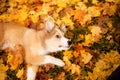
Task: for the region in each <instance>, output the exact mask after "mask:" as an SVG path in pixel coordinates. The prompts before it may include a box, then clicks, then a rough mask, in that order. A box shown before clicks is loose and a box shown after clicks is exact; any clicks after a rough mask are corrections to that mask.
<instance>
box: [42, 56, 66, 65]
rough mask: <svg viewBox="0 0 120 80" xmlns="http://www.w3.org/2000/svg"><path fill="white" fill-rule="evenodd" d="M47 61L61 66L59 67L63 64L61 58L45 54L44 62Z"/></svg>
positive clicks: (46, 62)
mask: <svg viewBox="0 0 120 80" xmlns="http://www.w3.org/2000/svg"><path fill="white" fill-rule="evenodd" d="M48 63H51V64H54V65H58V66H61V67H62V66H64V65H65V64H64V62H63V61H62V60H60V59H58V58H54V57H52V56H48V55H47V56H45V61H44V64H48Z"/></svg>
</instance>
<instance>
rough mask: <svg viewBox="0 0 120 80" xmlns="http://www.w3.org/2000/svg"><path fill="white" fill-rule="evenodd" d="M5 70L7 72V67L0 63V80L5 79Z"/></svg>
mask: <svg viewBox="0 0 120 80" xmlns="http://www.w3.org/2000/svg"><path fill="white" fill-rule="evenodd" d="M0 62H1V61H0ZM7 70H8V66H5V65H3V64H1V63H0V80H5V78H6V76H7V75H6V71H7Z"/></svg>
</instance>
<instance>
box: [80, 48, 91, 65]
mask: <svg viewBox="0 0 120 80" xmlns="http://www.w3.org/2000/svg"><path fill="white" fill-rule="evenodd" d="M80 52H81V57H82V58H83V59H82V61H83V62H84V64H87V63H88V62H89V61H90V60H91V59H92V55H91V54H90V53H88V52H86V51H85V50H80Z"/></svg>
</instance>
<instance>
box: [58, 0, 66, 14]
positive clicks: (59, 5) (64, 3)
mask: <svg viewBox="0 0 120 80" xmlns="http://www.w3.org/2000/svg"><path fill="white" fill-rule="evenodd" d="M57 5H58V8H57V13H59V12H60V11H61V10H62V9H63V8H64V7H65V6H67V4H66V2H65V1H59V2H58V3H57Z"/></svg>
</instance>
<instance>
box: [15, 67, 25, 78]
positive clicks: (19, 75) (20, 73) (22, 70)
mask: <svg viewBox="0 0 120 80" xmlns="http://www.w3.org/2000/svg"><path fill="white" fill-rule="evenodd" d="M23 74H24V69H23V68H22V69H19V70H18V72H17V74H16V76H17V78H22V77H23Z"/></svg>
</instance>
